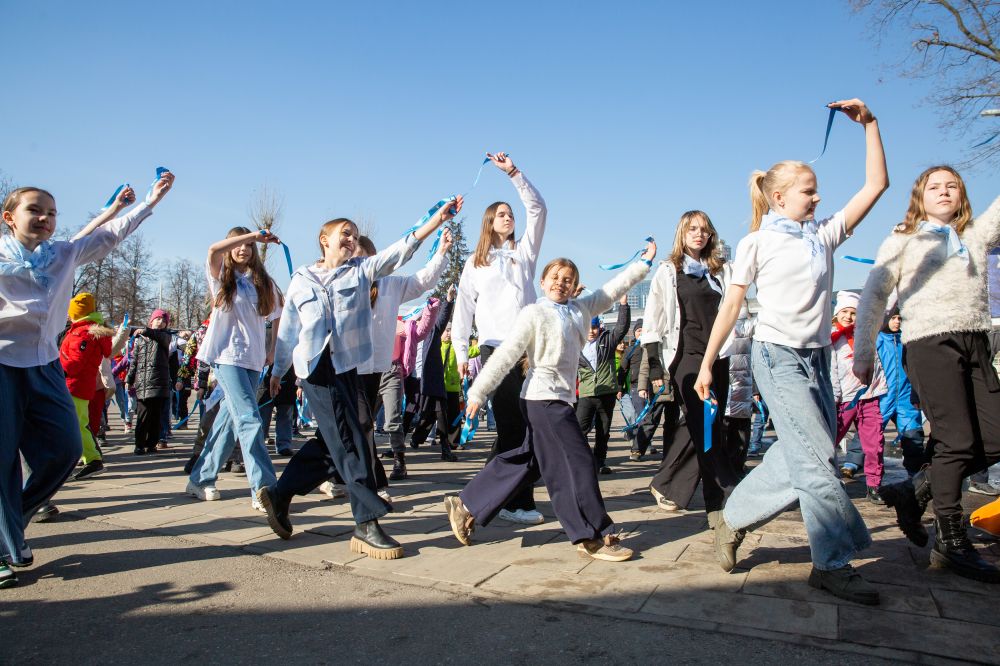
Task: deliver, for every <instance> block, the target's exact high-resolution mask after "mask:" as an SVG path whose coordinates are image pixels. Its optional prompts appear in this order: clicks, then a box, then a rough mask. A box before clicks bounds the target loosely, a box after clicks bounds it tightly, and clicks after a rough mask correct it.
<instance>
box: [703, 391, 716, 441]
mask: <svg viewBox="0 0 1000 666" xmlns="http://www.w3.org/2000/svg"><path fill="white" fill-rule="evenodd" d="M708 396H709V397H708V400H704V401H703V402H704V405H705V408H704V411H705V451H706V452H707V451H709V450H710V449H711V448H712V424H713V423H715V415H716V414H718V413H719V401H718V400H716V399H715V393H713V392H712V391H709V392H708Z"/></svg>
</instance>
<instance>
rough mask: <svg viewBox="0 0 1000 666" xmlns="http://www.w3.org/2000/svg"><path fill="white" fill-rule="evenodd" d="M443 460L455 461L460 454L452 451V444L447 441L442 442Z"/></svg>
mask: <svg viewBox="0 0 1000 666" xmlns="http://www.w3.org/2000/svg"><path fill="white" fill-rule="evenodd" d="M441 460H444V461H445V462H455V461H457V460H458V456H456V455H455V454H454V453H452V452H451V446H450V445H449V444H448V442H447V441H444V442H441Z"/></svg>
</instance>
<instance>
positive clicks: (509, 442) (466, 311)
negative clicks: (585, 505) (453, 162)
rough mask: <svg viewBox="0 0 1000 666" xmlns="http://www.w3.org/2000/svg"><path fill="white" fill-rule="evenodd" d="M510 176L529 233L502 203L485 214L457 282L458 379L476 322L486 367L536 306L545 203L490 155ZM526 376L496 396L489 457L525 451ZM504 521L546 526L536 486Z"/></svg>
mask: <svg viewBox="0 0 1000 666" xmlns="http://www.w3.org/2000/svg"><path fill="white" fill-rule="evenodd" d="M487 157H489V158H490V159H491V160H492V161H493V164H494V165H496V167H497V168H498V169H500V170H501V171H503V172H504V173H506V174H507V175H508V176H509V177H510V179H511V183H513V185H514V189H516V190H517V193H518V195H519V196H520V197H521V203H523V204H524V208H525V210H526V212H527V228H526V229H525V233H524V236H523V237H522V238H521V239H520V240H516V239H515V235H514V212H513V209H512V208H511V206H510V204H508V203H506V202H503V201H498V202H496V203H494V204H491V205H490V206H489V207H487V208H486V212H485V213H483V224H482V227H481V229H480V233H479V242H478V243H477V245H476V251H475V252H474V253H473V254H472V256H471V257H469V259H468V261H466V263H465V268H464V269H463V270H462V277H461V279H460V280H459V282H458V297H457V300H456V302H455V315H454V320H453V322H452V325H451V336H452V342H453V343H454V348H455V355H456V357H457V359H458V369H459V374H460V375H461V376H462V377H465V376H466V375H468V373H469V336H470V335H471V334H472V324H473V321H475V325H476V330H477V331H478V332H479V350H480V354H481V356H482V360H483V363H484V364H485V363H486V362H487V361H488V360H489V357H490V355H491V354H492V353H493V352H494V351H495V350H496V348H497V347H499V346H500V343H501V342H503V341H504V338H506V336H507V333H508V332H509V331H510V327H511V324H512V323H513V321H514V319H515V318H516V317H517V314H518V312H520V311H521V310H522V309H523V308H524V307H525V306H526V305H529V304H531V303H534V302H535V287H534V284H533V283H534V281H535V267H536V264H537V263H538V253H539V250H540V249H541V246H542V235H543V234H544V233H545V215H546V208H545V201H544V200H543V199H542V195H541V194H539V193H538V190H536V189H535V186H534V185H532V184H531V183H530V182H529V181H528V179H527V178H525V177H524V174H523V173H521V170H520V169H518V168H517V167H516V166H514V162H513V161H511V159H510V156H509V155H507V154H506V153H497V154H495V155H489V154H487ZM523 381H524V376H523V374H522V373H521V370H520V368H519V367H517V366H515V367H512V368H510V371H509V372H508V373H507V375H506V377H505V378H504V380H503V381H502V382H501V383H500V385H499V387H498V388H497V390H496V394H495V395H494V396H493V413H494V416H495V417H496V425H497V438H496V441H495V442H494V444H493V450H492V451H491V452H490V458H491V459H492V458H493V457H494V456H496V455H497V454H498V453H502V452H504V451H510V450H511V449H516V448H517V447H519V446H521V442H522V441H523V440H524V433H525V423H524V418H523V416H522V415H521V407H520V404H519V396H520V394H521V384H522V382H523ZM500 517H501V518H503V519H504V520H508V521H511V522H519V523H525V524H538V523H542V522H544V521H545V519H544V518H543V517H542V514H540V513H539V512H538V511H536V510H535V500H534V497H533V491H532V489H531V486H526V487H524V488H522V489H521V490H520V491H519V492H518V494H517V495H515V496H514V497H512V498H510V501H509V502H507V504H506V506H505V507H504V510H503V511H501V513H500Z"/></svg>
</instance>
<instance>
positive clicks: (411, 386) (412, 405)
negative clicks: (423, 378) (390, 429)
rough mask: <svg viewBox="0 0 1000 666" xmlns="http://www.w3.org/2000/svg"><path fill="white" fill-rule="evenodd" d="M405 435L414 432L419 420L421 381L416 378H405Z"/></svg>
mask: <svg viewBox="0 0 1000 666" xmlns="http://www.w3.org/2000/svg"><path fill="white" fill-rule="evenodd" d="M403 402H404V403H406V407H404V408H403V433H404V434H405V433H408V432H411V431H412V430H413V422H414V420H416V418H417V408H418V407H420V380H419V379H418V378H416V377H403Z"/></svg>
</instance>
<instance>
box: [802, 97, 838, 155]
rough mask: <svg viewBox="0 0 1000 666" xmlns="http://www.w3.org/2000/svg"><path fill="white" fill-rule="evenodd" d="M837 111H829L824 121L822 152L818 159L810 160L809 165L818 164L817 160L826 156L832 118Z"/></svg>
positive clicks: (835, 109) (833, 109) (834, 109)
mask: <svg viewBox="0 0 1000 666" xmlns="http://www.w3.org/2000/svg"><path fill="white" fill-rule="evenodd" d="M837 111H838V109H837V108H836V107H835V108H832V109H830V115H829V116H827V119H826V134H824V135H823V150H822V151H821V152H820V154H819V157H817V158H816V159H814V160H810V161H809V164H812V163H813V162H818V161H819V158H820V157H823V155H825V154H826V146H827V144H828V143H830V130H831V129H832V128H833V118H834V116H836V115H837Z"/></svg>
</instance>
